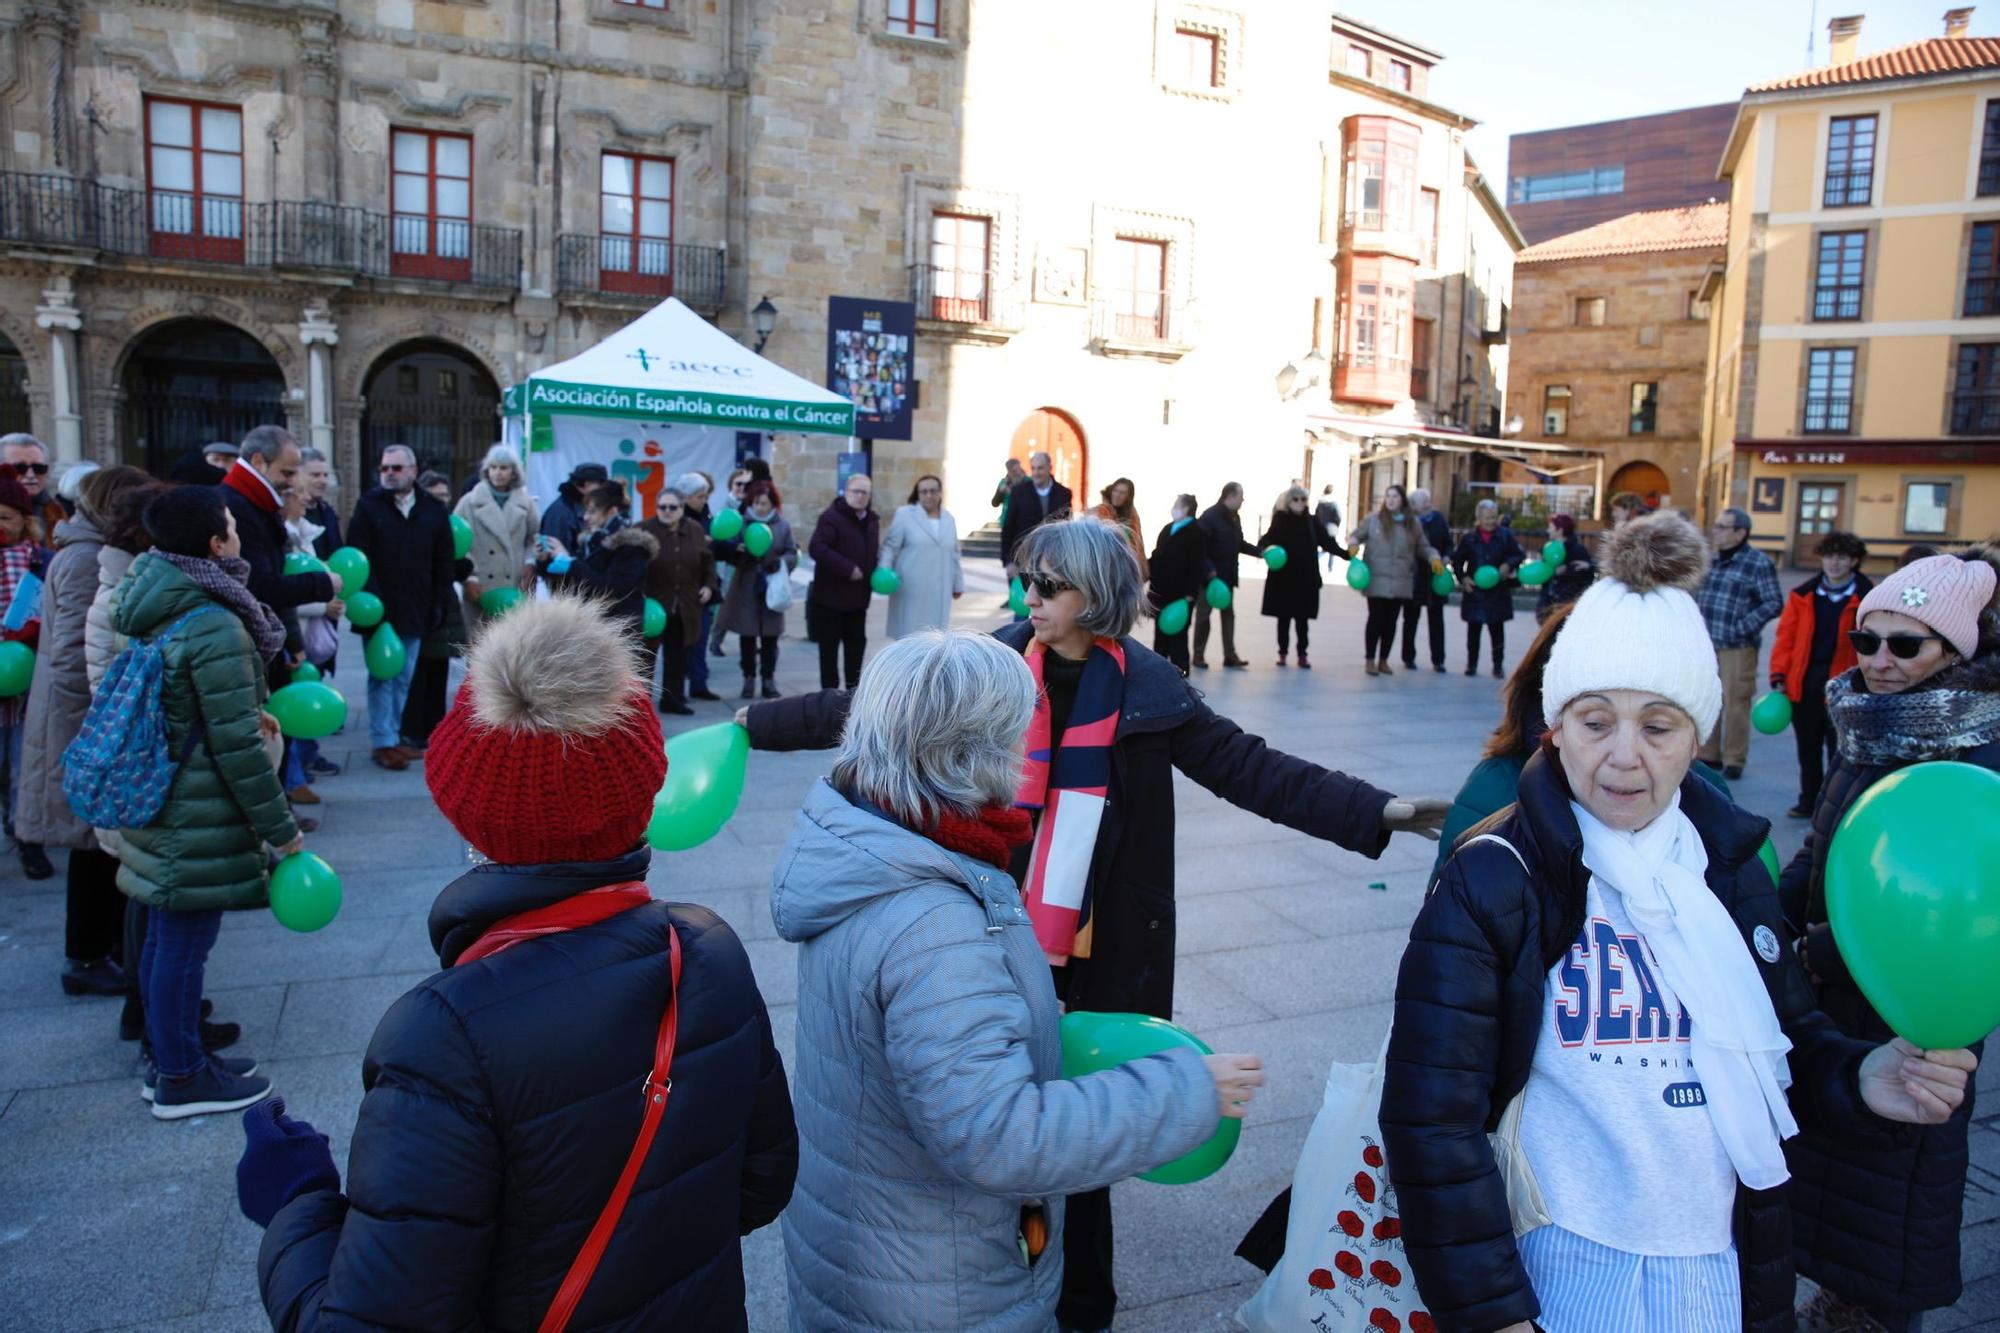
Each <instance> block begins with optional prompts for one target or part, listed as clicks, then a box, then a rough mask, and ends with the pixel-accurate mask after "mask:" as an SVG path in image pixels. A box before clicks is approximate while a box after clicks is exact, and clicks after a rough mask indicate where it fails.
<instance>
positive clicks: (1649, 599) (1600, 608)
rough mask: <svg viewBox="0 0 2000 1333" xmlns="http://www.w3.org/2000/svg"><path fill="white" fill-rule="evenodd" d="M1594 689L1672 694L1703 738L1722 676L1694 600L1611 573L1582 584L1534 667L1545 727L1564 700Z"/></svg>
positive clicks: (1716, 712) (1718, 700)
mask: <svg viewBox="0 0 2000 1333" xmlns="http://www.w3.org/2000/svg"><path fill="white" fill-rule="evenodd" d="M1600 690H1644V691H1645V692H1646V693H1648V694H1657V695H1659V696H1660V697H1661V698H1663V699H1669V700H1672V701H1673V702H1674V703H1676V704H1678V705H1679V706H1680V707H1681V708H1682V709H1683V710H1685V711H1686V713H1687V715H1688V716H1689V717H1691V718H1693V719H1694V725H1695V731H1696V733H1697V735H1698V737H1699V739H1701V740H1707V739H1708V735H1709V733H1710V732H1712V731H1714V730H1715V720H1716V718H1717V717H1719V716H1720V715H1721V713H1722V680H1721V678H1720V677H1719V676H1717V675H1716V670H1715V648H1714V645H1713V644H1711V643H1710V642H1709V638H1708V625H1707V624H1706V623H1705V622H1704V621H1703V620H1702V618H1701V608H1700V607H1698V606H1696V605H1695V601H1694V598H1692V597H1690V596H1688V595H1687V593H1685V592H1683V591H1681V590H1680V589H1679V588H1671V587H1653V588H1650V589H1648V590H1646V591H1645V592H1636V591H1634V590H1633V589H1631V588H1629V587H1627V586H1626V585H1625V584H1623V583H1620V582H1619V581H1618V580H1616V579H1599V580H1598V581H1597V582H1595V583H1593V584H1591V585H1590V587H1589V588H1587V589H1585V590H1584V594H1583V596H1581V597H1579V598H1577V601H1576V607H1575V609H1574V610H1572V611H1571V612H1570V613H1569V619H1568V620H1566V621H1564V622H1563V627H1562V632H1561V633H1559V634H1557V635H1556V643H1555V647H1554V649H1552V650H1551V651H1550V653H1549V665H1548V668H1547V670H1545V671H1544V672H1543V673H1542V714H1543V716H1544V717H1545V718H1546V719H1547V721H1548V724H1549V726H1551V727H1553V726H1555V725H1556V719H1557V718H1558V717H1560V716H1561V715H1562V710H1563V708H1564V707H1565V706H1566V705H1567V704H1568V703H1569V701H1570V700H1572V699H1574V698H1576V697H1577V696H1578V695H1579V694H1592V693H1595V692H1597V691H1600Z"/></svg>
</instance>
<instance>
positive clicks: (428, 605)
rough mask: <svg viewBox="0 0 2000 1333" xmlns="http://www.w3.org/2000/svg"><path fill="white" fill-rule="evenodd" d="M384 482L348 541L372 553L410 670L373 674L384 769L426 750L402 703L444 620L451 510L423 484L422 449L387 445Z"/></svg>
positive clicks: (366, 502)
mask: <svg viewBox="0 0 2000 1333" xmlns="http://www.w3.org/2000/svg"><path fill="white" fill-rule="evenodd" d="M379 475H380V476H381V478H382V482H381V484H380V485H379V486H376V487H375V488H374V489H373V490H370V491H369V492H368V493H367V494H365V495H363V496H362V497H361V500H360V502H359V503H358V504H356V505H355V506H354V517H353V518H352V519H351V520H349V522H348V525H347V542H348V545H350V546H353V547H355V548H356V549H357V550H359V551H360V552H361V553H362V554H363V555H365V556H367V557H368V591H369V592H372V593H374V594H375V595H376V596H377V597H380V598H381V599H382V609H383V616H382V623H381V626H380V627H378V628H375V629H370V630H363V631H359V632H360V633H362V634H364V635H374V634H380V633H382V632H384V631H385V630H386V631H387V632H389V633H392V634H394V635H396V636H397V637H398V638H400V639H402V641H403V648H404V658H403V669H402V671H400V672H399V673H397V674H396V675H394V676H392V677H389V678H388V679H383V678H381V677H379V676H377V675H375V673H374V672H373V671H372V670H371V671H370V672H369V674H368V744H369V747H370V749H371V750H372V751H373V753H374V759H375V762H376V763H377V764H379V765H381V766H382V767H383V768H388V769H403V768H408V767H409V765H410V761H411V760H412V759H416V758H420V757H421V755H422V751H420V750H418V749H416V748H415V747H414V746H408V745H406V744H405V743H404V741H403V737H402V719H403V706H404V705H405V704H406V703H408V702H409V696H410V677H411V675H412V673H414V672H415V671H416V669H417V657H418V654H419V653H421V652H422V650H423V641H424V634H425V632H426V631H427V630H430V629H433V628H435V627H437V626H438V625H441V624H443V623H444V617H445V601H446V599H447V598H449V597H451V596H452V595H453V593H452V587H451V567H452V559H453V556H452V540H451V515H450V514H448V513H446V512H445V507H444V506H443V505H441V504H439V503H438V502H437V501H436V500H435V499H433V498H432V497H431V496H429V495H427V494H425V493H424V492H423V491H422V490H420V489H418V487H417V456H416V454H415V452H414V451H412V450H411V449H410V447H409V446H408V445H406V444H392V445H390V446H389V447H388V448H386V449H384V450H383V451H382V464H381V468H380V470H379Z"/></svg>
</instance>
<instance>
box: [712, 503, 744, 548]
mask: <svg viewBox="0 0 2000 1333" xmlns="http://www.w3.org/2000/svg"><path fill="white" fill-rule="evenodd" d="M742 531H743V515H742V514H740V513H738V512H737V511H736V510H734V509H718V510H716V511H715V517H714V518H713V519H711V520H709V524H708V535H709V536H711V537H713V538H715V540H717V541H719V542H728V541H735V540H736V537H737V535H738V534H739V533H741V532H742Z"/></svg>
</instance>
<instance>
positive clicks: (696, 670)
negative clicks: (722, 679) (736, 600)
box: [687, 599, 715, 692]
mask: <svg viewBox="0 0 2000 1333" xmlns="http://www.w3.org/2000/svg"><path fill="white" fill-rule="evenodd" d="M714 626H715V602H714V600H713V599H711V600H710V601H709V603H708V605H707V606H704V607H703V608H701V637H700V638H698V639H696V640H695V641H694V647H693V648H691V649H689V650H688V654H687V683H688V690H689V692H693V691H695V690H705V689H707V688H708V634H709V631H710V630H711V629H713V628H714Z"/></svg>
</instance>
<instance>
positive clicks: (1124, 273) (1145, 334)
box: [1110, 236, 1167, 342]
mask: <svg viewBox="0 0 2000 1333" xmlns="http://www.w3.org/2000/svg"><path fill="white" fill-rule="evenodd" d="M1110 287H1111V302H1112V305H1111V316H1112V328H1113V331H1114V332H1115V333H1116V335H1117V336H1118V337H1119V338H1121V339H1124V340H1126V341H1128V342H1165V341H1166V340H1167V243H1166V242H1165V241H1149V240H1142V239H1140V238H1139V237H1136V236H1120V237H1118V238H1117V239H1116V240H1114V241H1113V242H1112V243H1111V277H1110Z"/></svg>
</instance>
